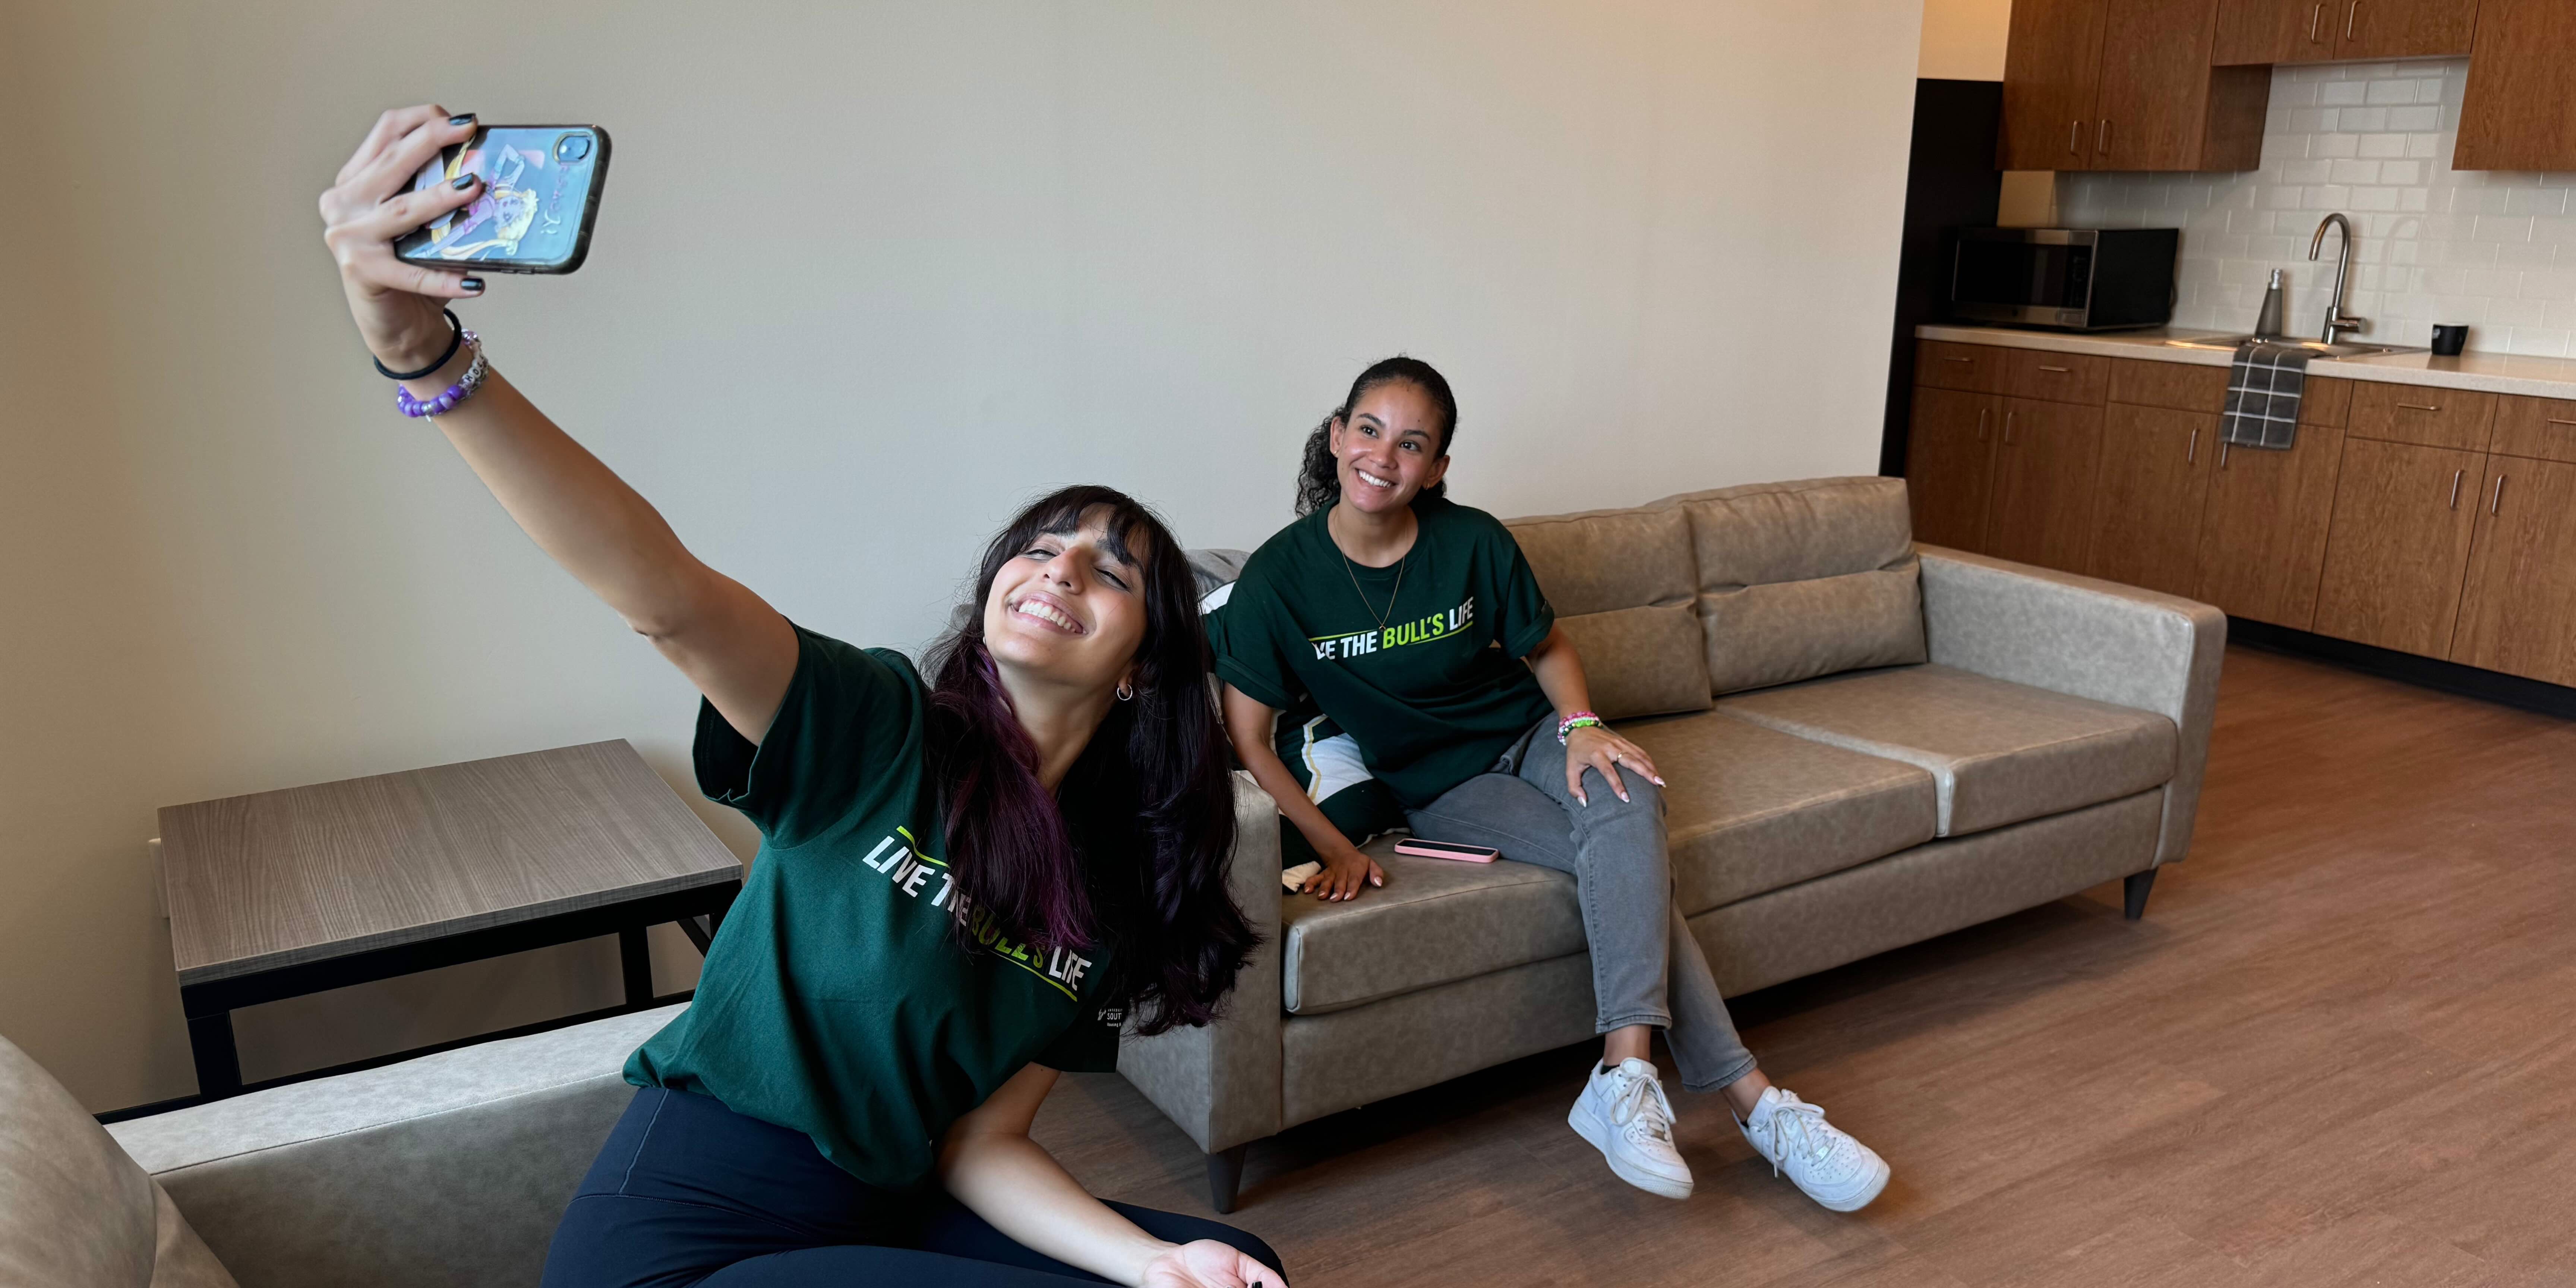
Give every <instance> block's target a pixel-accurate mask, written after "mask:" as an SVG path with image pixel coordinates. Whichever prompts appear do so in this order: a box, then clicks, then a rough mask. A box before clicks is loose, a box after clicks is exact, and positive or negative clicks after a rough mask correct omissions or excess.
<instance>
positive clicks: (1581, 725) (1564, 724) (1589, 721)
mask: <svg viewBox="0 0 2576 1288" xmlns="http://www.w3.org/2000/svg"><path fill="white" fill-rule="evenodd" d="M1609 727H1610V726H1609V724H1608V723H1607V722H1605V721H1603V720H1602V718H1601V717H1599V716H1596V715H1594V714H1592V713H1591V712H1589V711H1577V712H1575V713H1574V714H1573V715H1570V716H1567V717H1566V718H1564V719H1563V720H1559V721H1557V722H1556V745H1557V746H1560V747H1562V746H1564V745H1565V737H1566V735H1567V734H1570V733H1573V732H1574V731H1575V730H1577V729H1607V728H1609Z"/></svg>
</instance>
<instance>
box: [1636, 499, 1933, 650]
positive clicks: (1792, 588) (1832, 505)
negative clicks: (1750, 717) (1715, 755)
mask: <svg viewBox="0 0 2576 1288" xmlns="http://www.w3.org/2000/svg"><path fill="white" fill-rule="evenodd" d="M1652 508H1661V509H1670V510H1672V511H1674V512H1676V513H1679V514H1682V515H1685V516H1687V517H1688V521H1689V526H1690V534H1691V550H1692V555H1693V560H1694V565H1695V568H1696V573H1697V583H1696V586H1695V590H1696V591H1697V601H1698V602H1697V607H1698V612H1699V624H1700V627H1701V630H1702V632H1703V633H1704V635H1705V641H1706V648H1707V663H1706V665H1707V667H1708V675H1709V684H1710V686H1711V688H1712V689H1713V690H1714V691H1715V692H1717V693H1733V692H1736V691H1738V690H1742V689H1758V688H1763V687H1766V686H1768V685H1774V684H1787V683H1789V682H1791V681H1794V680H1805V679H1811V678H1813V677H1815V676H1819V675H1832V674H1835V673H1836V672H1840V671H1851V670H1857V669H1860V668H1862V667H1871V666H1903V665H1910V664H1913V663H1918V662H1921V661H1923V660H1924V659H1925V656H1926V654H1925V651H1924V643H1923V596H1922V592H1921V589H1920V586H1919V581H1920V570H1919V569H1918V568H1917V567H1916V564H1915V558H1914V529H1913V521H1912V518H1911V516H1910V515H1909V514H1908V513H1907V510H1906V504H1905V480H1903V479H1889V478H1826V479H1804V480H1799V481H1795V482H1788V483H1755V484H1749V485H1746V486H1743V487H1730V488H1719V489H1717V490H1715V491H1710V492H1689V493H1684V494H1682V495H1680V496H1674V497H1667V498H1665V499H1664V500H1662V501H1658V502H1656V503H1655V506H1654V507H1652Z"/></svg>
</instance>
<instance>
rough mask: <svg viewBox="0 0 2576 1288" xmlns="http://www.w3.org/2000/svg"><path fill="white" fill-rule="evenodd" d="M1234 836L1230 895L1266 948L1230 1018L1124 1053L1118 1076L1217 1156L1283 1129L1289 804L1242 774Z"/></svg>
mask: <svg viewBox="0 0 2576 1288" xmlns="http://www.w3.org/2000/svg"><path fill="white" fill-rule="evenodd" d="M1234 833H1235V839H1234V858H1233V861H1232V862H1231V864H1230V865H1229V866H1228V868H1227V872H1226V888H1227V890H1228V892H1229V893H1231V894H1232V895H1233V896H1234V901H1235V903H1236V904H1237V905H1238V906H1239V907H1241V908H1242V909H1243V916H1244V920H1246V921H1249V922H1251V923H1252V929H1253V931H1254V933H1256V934H1258V935H1260V936H1261V942H1260V944H1259V945H1258V946H1256V947H1255V948H1254V949H1253V950H1252V960H1251V961H1249V962H1246V963H1245V964H1244V967H1243V970H1242V972H1241V973H1239V974H1237V975H1236V976H1235V982H1234V994H1233V996H1231V997H1229V998H1228V999H1226V1007H1225V1013H1224V1014H1223V1015H1222V1016H1221V1017H1219V1018H1218V1020H1217V1021H1216V1023H1214V1024H1210V1025H1208V1026H1207V1027H1205V1028H1197V1029H1192V1028H1178V1029H1173V1030H1171V1031H1169V1032H1166V1033H1158V1034H1156V1035H1154V1036H1153V1037H1150V1038H1140V1037H1133V1036H1131V1037H1129V1038H1128V1039H1127V1040H1126V1042H1124V1043H1123V1044H1121V1045H1120V1047H1119V1048H1118V1072H1120V1073H1122V1074H1125V1075H1126V1076H1127V1081H1129V1082H1131V1083H1134V1084H1135V1086H1136V1089H1137V1090H1139V1091H1142V1092H1144V1093H1145V1098H1146V1099H1147V1100H1151V1101H1153V1102H1154V1105H1155V1107H1156V1108H1159V1109H1161V1110H1162V1111H1163V1114H1164V1116H1166V1117H1168V1118H1170V1119H1171V1120H1172V1121H1173V1122H1175V1123H1178V1124H1180V1128H1181V1130H1182V1131H1185V1132H1188V1133H1189V1136H1190V1139H1191V1140H1193V1141H1195V1142H1197V1143H1198V1147H1199V1148H1200V1149H1202V1150H1205V1151H1207V1152H1208V1153H1211V1154H1213V1153H1216V1152H1217V1151H1219V1150H1225V1149H1232V1148H1234V1147H1235V1146H1237V1145H1240V1144H1243V1143H1244V1142H1246V1141H1254V1140H1259V1139H1261V1138H1262V1137H1264V1136H1269V1135H1272V1134H1275V1133H1276V1132H1277V1131H1278V1130H1279V1112H1280V1111H1279V1103H1280V1102H1279V1096H1280V1091H1279V1078H1280V1052H1279V1027H1280V983H1279V894H1280V892H1279V806H1278V804H1277V803H1276V802H1274V801H1272V800H1271V799H1270V794H1269V793H1268V792H1265V791H1263V790H1261V788H1259V787H1258V786H1256V785H1254V783H1253V781H1252V775H1250V774H1247V773H1244V772H1243V771H1241V770H1237V771H1235V775H1234Z"/></svg>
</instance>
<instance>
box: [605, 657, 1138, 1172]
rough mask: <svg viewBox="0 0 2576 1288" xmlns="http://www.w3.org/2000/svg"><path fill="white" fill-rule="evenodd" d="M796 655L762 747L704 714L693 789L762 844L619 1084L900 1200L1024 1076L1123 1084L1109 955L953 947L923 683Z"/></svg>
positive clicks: (872, 660)
mask: <svg viewBox="0 0 2576 1288" xmlns="http://www.w3.org/2000/svg"><path fill="white" fill-rule="evenodd" d="M796 635H797V642H798V650H799V652H798V657H797V662H796V676H795V679H793V680H792V681H790V682H789V684H788V686H787V697H786V700H785V701H784V702H782V703H781V704H780V705H779V708H778V718H777V719H776V720H775V721H774V722H773V723H772V724H771V725H770V727H769V733H768V736H767V737H765V738H763V739H761V741H760V744H759V746H757V747H754V746H753V745H752V744H751V742H749V741H748V740H746V739H745V738H743V736H742V735H741V734H739V733H736V732H735V731H734V729H733V727H732V726H731V725H728V724H726V723H725V722H724V719H723V717H721V716H719V715H717V714H716V711H715V708H714V707H713V706H711V705H701V707H700V709H699V711H698V736H697V751H696V759H697V771H698V786H699V789H700V790H702V791H704V792H705V793H706V794H707V796H708V798H709V799H711V800H715V801H719V802H722V803H724V804H727V805H731V806H733V807H734V808H736V809H738V810H741V811H742V812H743V813H744V814H746V815H748V816H750V818H751V821H752V822H754V823H756V824H758V825H759V827H760V835H761V845H760V853H759V855H758V856H757V857H756V858H754V859H753V860H752V865H751V873H750V876H749V877H748V878H747V879H746V880H745V881H744V882H743V888H742V894H741V896H740V897H739V898H737V899H735V900H734V905H733V911H731V912H730V913H727V914H726V916H725V923H724V928H723V930H722V931H720V932H719V933H718V934H717V935H716V939H715V943H714V944H713V945H711V946H710V948H709V950H708V952H707V960H706V966H705V968H704V969H703V970H702V971H701V972H700V973H699V977H698V991H697V998H696V1000H695V1001H694V1002H692V1003H691V1004H690V1006H689V1009H688V1010H687V1011H685V1012H683V1013H682V1014H681V1015H680V1017H679V1018H678V1019H675V1020H673V1021H671V1023H670V1024H669V1025H667V1026H665V1027H664V1028H663V1029H662V1031H661V1032H659V1033H656V1034H654V1035H653V1036H652V1037H651V1038H650V1039H647V1040H646V1041H645V1043H644V1045H643V1046H642V1047H641V1048H640V1049H638V1050H637V1051H636V1052H635V1054H634V1055H633V1056H632V1057H630V1058H629V1059H628V1060H627V1062H626V1080H627V1081H628V1082H631V1083H634V1084H636V1085H637V1086H643V1087H669V1088H672V1089H674V1090H678V1091H689V1092H696V1093H699V1094H701V1095H708V1096H713V1097H715V1098H716V1099H717V1100H720V1101H722V1102H724V1104H725V1105H726V1107H728V1108H730V1109H732V1110H733V1111H734V1112H736V1113H740V1114H745V1115H748V1116H750V1117H753V1118H758V1119H760V1120H762V1121H763V1122H770V1123H776V1124H777V1125H779V1126H782V1127H791V1128H794V1129H795V1130H797V1131H801V1132H804V1133H805V1134H806V1135H808V1136H811V1137H813V1138H814V1144H815V1146H816V1147H817V1148H819V1149H821V1150H822V1152H823V1155H824V1157H826V1158H829V1159H831V1160H832V1161H833V1162H834V1163H837V1164H839V1165H840V1166H841V1168H842V1169H843V1170H845V1171H847V1172H849V1173H850V1174H851V1175H853V1176H856V1177H858V1178H859V1179H860V1180H863V1181H866V1182H868V1183H870V1184H873V1185H881V1186H888V1187H894V1186H902V1185H907V1184H910V1183H912V1182H915V1181H918V1180H920V1179H921V1178H922V1177H924V1176H927V1175H928V1174H929V1173H930V1171H931V1164H932V1160H933V1157H934V1151H935V1150H936V1148H937V1146H936V1142H937V1140H938V1138H939V1137H940V1136H942V1135H944V1134H945V1133H946V1132H947V1130H948V1128H949V1127H950V1125H952V1124H954V1123H955V1122H956V1121H957V1119H958V1118H960V1117H961V1116H963V1115H964V1114H965V1113H966V1112H967V1111H968V1110H971V1109H973V1108H974V1107H975V1106H977V1105H980V1104H982V1103H983V1102H984V1098H985V1097H987V1096H989V1095H991V1094H992V1093H993V1091H994V1089H995V1088H997V1087H999V1086H1001V1085H1002V1083H1003V1082H1005V1081H1007V1080H1008V1079H1009V1078H1010V1076H1011V1075H1012V1074H1015V1073H1017V1072H1019V1071H1020V1069H1021V1068H1022V1067H1024V1066H1026V1065H1029V1064H1032V1063H1035V1064H1042V1065H1045V1066H1047V1067H1048V1068H1052V1069H1064V1070H1081V1071H1106V1070H1111V1069H1115V1068H1116V1067H1117V1063H1118V1031H1119V1027H1120V1022H1121V1021H1122V1020H1124V1019H1125V1014H1124V1010H1123V1006H1122V1004H1121V1002H1120V1001H1119V1000H1118V999H1114V998H1109V997H1106V996H1104V990H1105V989H1106V988H1107V987H1108V985H1107V975H1108V963H1107V961H1106V960H1105V959H1104V957H1105V955H1104V954H1103V953H1102V952H1101V951H1100V950H1097V949H1091V948H1083V949H1062V948H1058V949H1041V948H1037V947H1033V946H1031V945H1029V944H1027V943H1026V942H1024V941H1023V940H1022V939H1021V938H1020V937H1019V936H1018V935H1017V934H1016V933H1013V932H1009V931H1006V930H1003V929H1001V928H998V927H996V926H994V925H993V924H992V923H991V922H990V921H989V920H986V919H982V918H977V919H976V922H975V923H974V924H975V932H976V933H975V938H976V940H977V941H978V943H979V944H980V947H979V948H977V949H975V950H972V951H970V950H968V949H966V948H964V947H961V946H960V944H959V942H958V939H957V934H956V931H955V930H954V929H953V928H952V926H951V924H950V921H951V916H952V909H953V908H954V906H955V900H956V897H957V896H956V893H955V891H954V888H953V883H952V882H951V880H950V876H949V871H948V864H947V862H946V860H945V859H944V858H943V857H941V855H940V850H941V849H942V848H943V847H942V845H941V840H940V838H941V831H940V828H939V825H938V823H939V815H938V812H937V809H936V807H935V804H934V792H933V790H932V785H931V783H930V781H929V775H928V773H927V772H926V770H925V768H924V764H923V752H924V747H923V737H924V730H923V724H924V716H925V714H926V711H925V709H926V706H927V701H928V695H927V693H926V692H925V690H924V687H923V685H922V682H921V677H920V676H919V674H917V673H916V672H915V671H914V670H913V668H912V664H911V662H909V661H907V660H906V659H905V658H904V656H903V655H902V654H900V653H895V652H891V651H888V650H884V649H865V650H862V649H858V648H853V647H851V646H850V645H848V644H844V643H842V642H840V641H839V640H836V639H831V638H829V637H827V636H822V635H817V634H814V633H813V632H810V631H806V630H803V629H801V628H800V629H798V631H797V632H796Z"/></svg>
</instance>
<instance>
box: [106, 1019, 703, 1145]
mask: <svg viewBox="0 0 2576 1288" xmlns="http://www.w3.org/2000/svg"><path fill="white" fill-rule="evenodd" d="M696 995H697V990H696V989H683V990H681V991H680V992H677V993H665V994H663V995H662V996H660V997H657V998H654V999H653V1001H652V1004H651V1005H650V1006H642V1007H637V1006H622V1005H621V1006H605V1007H601V1008H600V1009H598V1010H596V1011H584V1012H582V1013H581V1014H579V1015H566V1016H562V1017H560V1018H557V1019H552V1020H539V1021H537V1022H536V1023H534V1024H522V1025H520V1026H519V1027H517V1028H514V1029H500V1030H496V1031H494V1032H491V1033H477V1034H475V1035H474V1036H472V1037H465V1038H457V1039H455V1040H454V1041H450V1042H438V1043H433V1044H431V1045H429V1046H425V1047H413V1048H412V1049H411V1050H409V1051H395V1052H392V1053H391V1054H388V1055H375V1056H369V1057H367V1058H366V1059H364V1060H351V1061H350V1062H348V1063H347V1064H335V1065H332V1066H330V1067H329V1068H326V1069H306V1070H304V1071H303V1072H301V1073H290V1074H286V1075H283V1076H281V1077H276V1078H269V1079H265V1080H263V1081H259V1082H249V1083H244V1084H242V1089H241V1090H240V1091H238V1092H235V1093H234V1095H242V1096H247V1095H249V1094H250V1093H252V1092H254V1091H266V1090H268V1089H270V1088H272V1087H286V1086H292V1085H294V1084H296V1083H299V1082H312V1081H314V1080H315V1079H317V1078H336V1077H338V1076H340V1075H341V1074H344V1073H358V1072H361V1071H364V1070H367V1069H381V1068H383V1067H385V1066H386V1065H389V1064H400V1063H402V1062H403V1061H405V1060H417V1059H419V1058H421V1057H422V1056H425V1055H437V1054H438V1053H439V1052H441V1051H453V1050H456V1049H457V1048H459V1047H470V1046H478V1045H480V1044H482V1043H485V1042H500V1041H503V1040H505V1039H508V1038H525V1037H534V1036H536V1035H537V1034H539V1033H551V1032H553V1031H554V1030H556V1029H568V1028H571V1027H572V1026H574V1025H576V1024H588V1023H590V1022H591V1021H593V1020H605V1019H612V1018H615V1017H616V1016H620V1015H632V1014H634V1013H635V1012H636V1011H639V1010H651V1009H653V1007H658V1006H670V1005H672V1004H674V1003H677V1002H685V1001H688V1000H689V999H690V998H692V997H695V996H696ZM220 1098H221V1099H226V1100H229V1099H231V1098H232V1097H231V1096H225V1097H220ZM205 1103H207V1098H206V1097H204V1096H201V1095H198V1096H180V1097H177V1098H175V1099H171V1100H155V1101H153V1102H152V1103H150V1104H148V1105H130V1106H128V1107H126V1108H123V1109H110V1110H107V1111H106V1112H104V1113H98V1114H93V1115H91V1117H94V1118H96V1119H98V1121H99V1125H101V1126H105V1125H107V1124H108V1123H121V1122H126V1121H128V1120H131V1119H135V1118H149V1117H152V1116H153V1115H154V1114H166V1113H169V1112H171V1111H172V1110H175V1109H188V1108H192V1107H194V1106H197V1105H202V1104H205Z"/></svg>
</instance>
